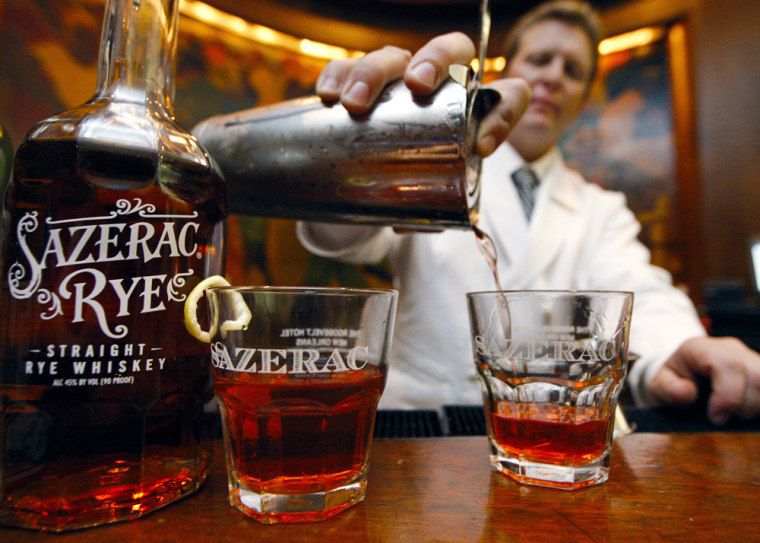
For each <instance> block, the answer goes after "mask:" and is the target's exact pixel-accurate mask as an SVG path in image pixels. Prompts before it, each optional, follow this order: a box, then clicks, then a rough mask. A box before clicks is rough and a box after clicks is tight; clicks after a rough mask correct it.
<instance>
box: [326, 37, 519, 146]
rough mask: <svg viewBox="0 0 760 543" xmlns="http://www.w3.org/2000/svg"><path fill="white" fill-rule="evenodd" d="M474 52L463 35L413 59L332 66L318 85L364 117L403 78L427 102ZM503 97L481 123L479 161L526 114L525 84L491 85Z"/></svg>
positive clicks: (392, 50)
mask: <svg viewBox="0 0 760 543" xmlns="http://www.w3.org/2000/svg"><path fill="white" fill-rule="evenodd" d="M474 55H475V46H474V45H473V43H472V41H471V40H470V38H468V37H467V36H466V35H465V34H463V33H461V32H452V33H450V34H444V35H442V36H437V37H435V38H433V39H432V40H430V41H429V42H428V43H427V44H426V45H424V46H423V47H422V48H421V49H420V50H419V51H417V52H416V53H415V54H414V55H412V54H411V53H410V52H409V51H407V50H405V49H399V48H398V47H393V46H386V47H383V48H382V49H378V50H376V51H372V52H371V53H368V54H367V55H365V56H364V57H362V58H360V59H345V60H333V61H330V62H329V63H328V64H327V66H325V69H324V70H322V73H321V74H320V76H319V79H318V80H317V85H316V90H317V94H319V95H320V96H321V97H322V98H323V99H324V100H328V101H334V100H340V102H341V103H342V104H343V106H344V107H345V108H346V109H347V110H349V111H350V112H352V113H364V112H366V111H367V110H368V109H369V108H370V107H372V104H374V102H375V100H376V99H377V97H378V96H379V95H380V92H381V91H382V90H383V88H384V87H385V86H386V85H387V84H388V83H390V82H391V81H394V80H395V79H398V78H400V77H403V78H404V82H405V83H406V85H407V87H409V89H410V90H411V91H412V92H413V93H415V94H418V95H422V96H426V95H428V94H430V93H432V92H433V91H434V90H435V89H436V88H438V86H439V85H440V84H441V83H443V81H444V80H445V79H446V77H447V76H448V74H449V66H451V65H452V64H465V65H466V64H469V63H470V61H471V60H472V58H473V56H474ZM488 86H489V87H490V88H492V89H495V90H497V91H498V92H499V93H500V94H501V101H500V102H499V103H498V104H497V105H496V106H494V108H493V109H492V110H491V111H490V112H489V113H488V115H486V117H485V118H484V119H483V120H482V121H481V123H480V128H479V130H478V138H477V143H476V149H477V153H478V155H479V156H480V157H485V156H487V155H489V154H491V153H492V152H493V151H494V150H495V149H496V147H498V146H499V145H500V144H501V142H503V141H504V139H505V138H506V137H507V134H508V133H509V131H510V130H511V128H512V126H514V124H515V123H516V122H517V120H518V119H519V118H520V116H521V115H522V114H523V112H524V111H525V108H526V107H527V105H528V101H529V99H530V89H529V88H528V85H527V84H526V83H525V82H524V81H523V80H522V79H514V78H512V79H500V80H498V81H494V82H492V83H491V84H489V85H488Z"/></svg>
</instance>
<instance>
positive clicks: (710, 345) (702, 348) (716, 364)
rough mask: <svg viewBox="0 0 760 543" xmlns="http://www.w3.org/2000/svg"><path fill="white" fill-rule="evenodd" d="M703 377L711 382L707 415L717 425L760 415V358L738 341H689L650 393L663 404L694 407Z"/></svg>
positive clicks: (658, 375)
mask: <svg viewBox="0 0 760 543" xmlns="http://www.w3.org/2000/svg"><path fill="white" fill-rule="evenodd" d="M699 376H704V377H708V378H709V379H710V384H711V387H712V392H711V394H710V398H709V400H708V404H707V415H708V417H709V418H710V420H711V421H712V422H713V423H715V424H725V423H726V422H727V421H728V419H729V418H731V417H734V416H735V417H738V418H741V419H749V418H753V417H756V416H758V415H760V354H758V353H757V352H755V351H753V350H752V349H750V348H749V347H747V346H746V345H745V344H744V343H742V342H741V341H739V340H738V339H735V338H714V337H713V338H711V337H699V338H692V339H689V340H687V341H685V342H684V343H683V344H682V345H681V347H679V348H678V350H677V351H676V352H675V353H674V354H673V356H671V357H670V359H668V361H667V362H666V363H665V365H664V366H663V367H662V369H660V371H659V372H657V373H656V374H655V376H654V377H653V378H652V381H651V382H650V383H649V393H650V395H651V396H652V398H653V399H655V400H657V401H659V402H664V403H670V404H674V405H688V404H691V403H694V402H695V401H696V400H697V395H698V388H697V384H696V382H695V380H696V378H697V377H699Z"/></svg>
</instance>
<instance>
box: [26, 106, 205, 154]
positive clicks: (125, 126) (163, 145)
mask: <svg viewBox="0 0 760 543" xmlns="http://www.w3.org/2000/svg"><path fill="white" fill-rule="evenodd" d="M30 141H34V142H46V141H51V142H52V141H58V142H62V141H74V142H76V143H77V145H78V146H80V147H82V148H88V147H93V146H96V147H98V148H99V149H107V148H112V149H114V152H117V153H124V152H126V151H129V152H133V153H136V154H140V155H143V156H148V155H154V156H155V157H156V160H158V161H171V162H179V163H182V162H189V163H194V164H197V165H198V166H200V167H205V168H209V169H213V168H214V165H213V163H212V161H211V159H210V157H209V154H208V153H207V152H206V150H205V149H204V148H203V146H202V145H201V144H200V143H199V142H198V139H197V138H196V137H195V136H194V135H192V134H191V133H190V132H189V131H188V130H186V129H184V128H183V127H181V126H180V125H179V124H177V122H176V121H175V119H174V118H173V117H172V115H170V114H169V113H168V112H167V111H166V110H165V109H164V108H162V107H157V106H155V105H152V104H150V103H145V102H142V101H139V100H136V101H134V102H130V101H121V100H120V101H115V100H108V99H93V100H91V101H89V102H86V103H84V104H82V105H80V106H77V107H74V108H71V109H68V110H65V111H63V112H61V113H59V114H57V115H54V116H52V117H49V118H47V119H45V120H43V121H41V122H40V123H38V124H37V125H35V127H34V128H32V130H31V131H30V132H29V134H27V136H26V137H25V138H24V141H23V142H22V144H21V145H20V147H21V146H23V145H24V144H25V143H27V142H30Z"/></svg>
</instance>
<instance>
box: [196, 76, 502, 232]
mask: <svg viewBox="0 0 760 543" xmlns="http://www.w3.org/2000/svg"><path fill="white" fill-rule="evenodd" d="M460 68H461V67H460ZM460 79H461V78H460ZM484 90H485V91H487V92H488V89H480V90H479V91H477V92H473V91H470V92H469V93H468V89H467V87H466V85H465V84H464V83H459V82H457V81H455V80H453V79H448V80H447V81H446V82H445V83H444V84H443V85H442V86H441V88H440V89H439V90H438V91H437V92H436V93H435V94H434V95H432V96H429V97H424V98H420V97H416V96H414V95H412V93H411V92H410V91H409V89H407V87H406V85H404V83H403V82H402V81H398V82H396V83H393V84H391V85H389V86H388V87H387V88H386V89H385V90H384V91H383V93H382V95H381V96H380V98H379V99H378V101H377V103H376V104H375V106H374V107H373V109H372V110H370V111H369V112H368V113H366V114H364V115H352V114H350V113H349V112H348V111H347V110H346V109H345V108H344V107H343V106H342V105H340V104H339V103H334V104H328V103H324V102H323V101H322V100H321V99H320V98H319V97H316V96H313V97H307V98H300V99H295V100H289V101H286V102H282V103H278V104H275V105H272V106H266V107H259V108H254V109H249V110H245V111H240V112H237V113H232V114H227V115H220V116H215V117H211V118H209V119H207V120H205V121H203V122H201V123H200V124H199V125H197V126H196V127H195V129H194V133H195V135H196V136H197V137H198V139H199V140H200V141H201V142H202V144H203V146H204V147H205V148H206V149H207V150H208V152H209V153H210V154H211V156H212V157H213V158H214V159H215V160H216V162H217V163H218V164H219V166H220V168H221V170H222V172H223V173H224V176H225V178H226V181H227V188H228V191H229V196H230V211H231V212H232V213H239V214H245V215H259V216H268V217H280V218H292V219H303V220H314V221H323V222H341V223H363V224H387V225H396V226H407V227H414V228H422V229H424V228H431V229H438V228H450V227H455V228H470V227H471V225H472V224H474V223H476V222H477V211H478V197H479V177H480V159H479V158H478V157H477V156H476V155H475V153H474V150H473V149H474V139H475V134H476V132H477V124H478V119H477V117H479V115H476V114H475V113H473V111H474V110H475V109H476V108H474V107H473V105H474V102H481V101H482V100H480V98H481V97H480V96H479V95H480V94H481V93H483V91H484ZM490 92H495V91H490ZM476 97H478V98H479V99H478V100H476V99H475V98H476ZM491 99H492V98H491ZM479 109H482V108H479Z"/></svg>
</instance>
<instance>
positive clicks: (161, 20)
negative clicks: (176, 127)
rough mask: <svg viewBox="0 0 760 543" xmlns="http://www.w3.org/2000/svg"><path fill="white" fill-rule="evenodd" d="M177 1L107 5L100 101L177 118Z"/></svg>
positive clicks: (115, 0)
mask: <svg viewBox="0 0 760 543" xmlns="http://www.w3.org/2000/svg"><path fill="white" fill-rule="evenodd" d="M178 4H179V2H178V0H108V1H107V2H106V10H105V18H104V20H103V34H102V38H101V43H100V57H99V61H98V62H99V63H98V89H97V91H96V98H100V99H103V98H105V99H110V100H114V101H127V102H138V103H142V102H144V103H145V104H146V105H153V106H158V107H162V108H164V109H166V110H167V111H168V112H169V113H170V114H172V115H173V109H172V101H173V98H174V57H175V49H176V36H177V8H178Z"/></svg>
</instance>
